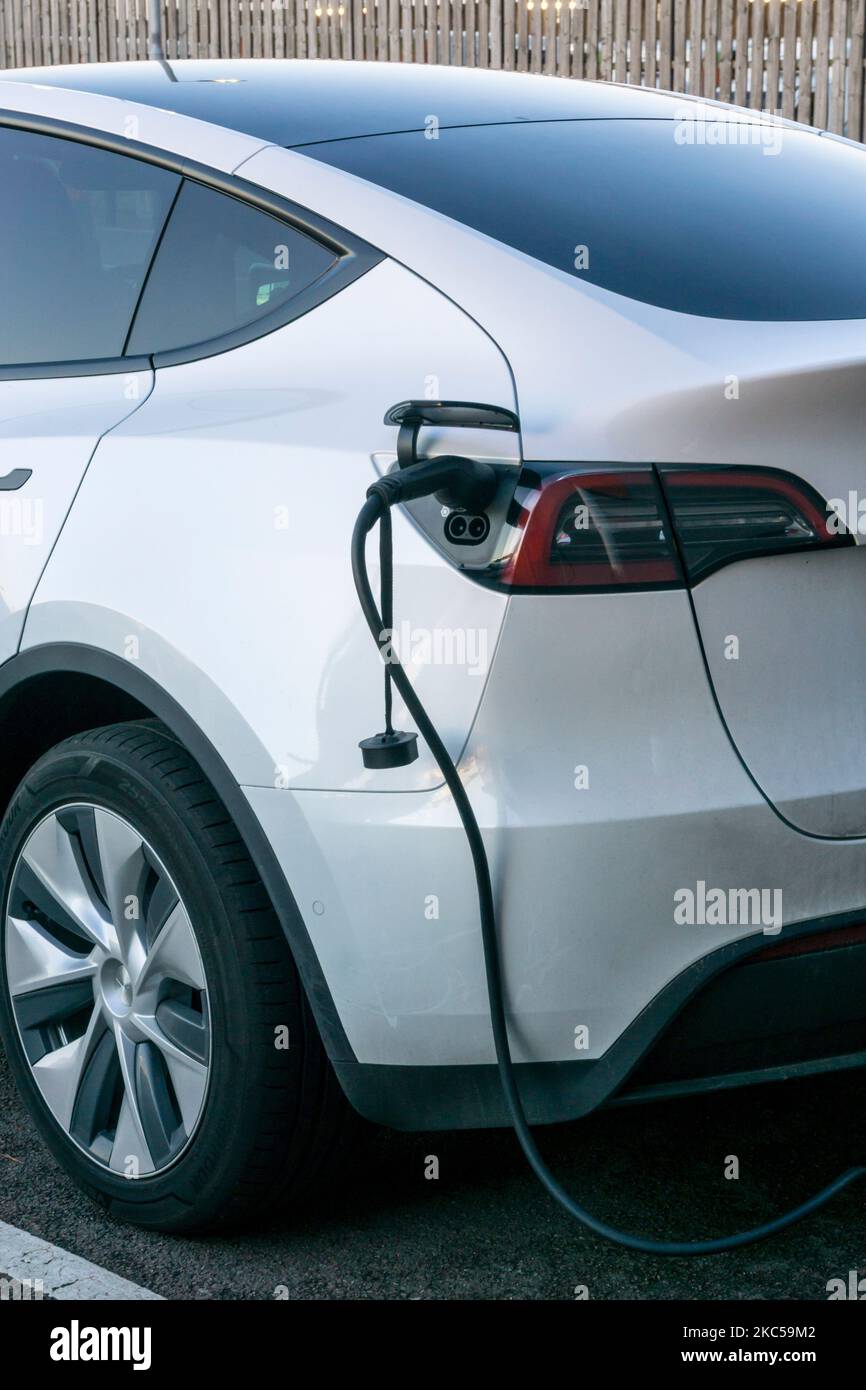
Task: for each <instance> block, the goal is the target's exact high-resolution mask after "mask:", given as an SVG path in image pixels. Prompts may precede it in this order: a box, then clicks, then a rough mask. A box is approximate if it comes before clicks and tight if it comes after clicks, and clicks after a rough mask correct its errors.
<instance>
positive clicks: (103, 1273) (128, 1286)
mask: <svg viewBox="0 0 866 1390" xmlns="http://www.w3.org/2000/svg"><path fill="white" fill-rule="evenodd" d="M4 1277H5V1278H6V1279H15V1280H17V1281H18V1282H19V1283H20V1284H21V1285H22V1286H23V1289H24V1290H26V1291H27V1292H24V1293H22V1295H21V1296H22V1297H24V1298H31V1299H32V1298H38V1297H40V1296H41V1297H43V1298H50V1299H56V1300H58V1301H65V1300H67V1299H81V1300H89V1301H94V1300H95V1301H106V1302H107V1301H112V1300H114V1299H120V1300H123V1301H130V1300H140V1299H158V1300H159V1301H160V1302H163V1301H164V1300H163V1297H162V1294H159V1293H153V1292H152V1291H151V1290H150V1289H143V1288H142V1287H141V1286H140V1285H139V1284H133V1283H131V1282H130V1280H129V1279H122V1278H121V1277H120V1275H119V1274H112V1273H111V1271H110V1270H108V1269H101V1268H100V1266H99V1265H95V1264H91V1262H90V1260H83V1259H82V1258H81V1256H80V1255H72V1254H70V1252H69V1251H68V1250H61V1248H60V1246H59V1245H52V1244H51V1243H50V1242H49V1241H47V1240H40V1238H39V1237H38V1236H31V1235H29V1234H28V1232H27V1231H19V1230H18V1228H17V1227H16V1226H7V1224H6V1222H5V1221H0V1279H2V1278H4ZM35 1290H40V1292H38V1293H37V1292H35ZM6 1296H7V1297H8V1296H9V1294H8V1292H7V1295H6Z"/></svg>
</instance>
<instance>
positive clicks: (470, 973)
mask: <svg viewBox="0 0 866 1390" xmlns="http://www.w3.org/2000/svg"><path fill="white" fill-rule="evenodd" d="M581 768H585V769H586V775H587V778H588V785H586V786H585V787H584V786H583V785H581V786H580V787H578V786H576V785H575V783H576V781H580V782H581V783H582V782H583V780H584V779H583V778H580V777H576V773H578V770H579V769H581ZM461 775H462V776H463V778H464V781H465V783H466V785H467V787H468V789H469V792H470V796H471V799H472V804H473V808H474V810H475V813H476V815H477V817H478V820H479V823H480V825H481V827H482V831H483V833H484V837H485V842H486V846H487V850H488V855H489V858H490V863H491V871H492V875H493V882H494V889H495V892H496V896H497V905H498V920H499V936H500V942H501V948H502V959H503V966H504V972H505V979H506V991H507V999H508V1005H509V1013H510V1021H511V1039H512V1050H513V1053H514V1055H515V1057H516V1058H518V1059H519V1060H521V1061H567V1060H569V1059H573V1058H576V1057H583V1058H587V1057H599V1056H601V1055H602V1054H603V1053H604V1052H605V1050H606V1049H607V1048H608V1047H609V1046H610V1045H611V1044H612V1043H613V1042H615V1041H616V1039H617V1038H618V1037H619V1036H620V1034H621V1033H622V1032H623V1031H624V1029H625V1028H627V1027H628V1025H629V1024H630V1023H632V1022H633V1020H634V1019H635V1018H636V1017H637V1016H638V1014H639V1013H640V1012H641V1010H642V1009H644V1008H645V1007H646V1006H647V1005H648V1004H649V1003H650V1001H651V1000H652V999H653V998H654V996H655V995H656V994H657V993H658V992H659V991H660V990H661V989H663V988H664V986H665V985H667V984H668V983H669V981H670V980H671V979H673V978H674V977H675V976H676V975H678V974H679V973H680V972H681V971H682V970H684V969H685V968H686V967H687V966H689V965H690V964H692V963H693V962H694V961H697V960H699V959H700V958H701V957H702V956H704V955H706V954H707V953H708V952H709V951H711V950H713V949H715V948H716V947H718V946H720V945H722V944H724V943H725V942H727V941H731V940H734V939H736V938H737V937H739V936H743V935H746V934H749V933H752V932H754V931H755V930H756V928H755V927H754V926H750V925H739V926H733V927H730V926H729V927H718V926H711V925H700V924H699V923H695V924H680V923H678V922H677V921H676V920H675V901H676V900H675V897H674V895H675V893H677V891H678V890H680V889H691V890H693V891H697V883H698V881H699V880H703V881H704V882H705V883H706V885H707V886H708V887H711V888H721V889H724V890H725V891H727V890H728V889H737V888H743V887H747V888H759V889H768V890H771V891H772V890H775V889H781V890H782V898H781V905H782V910H783V915H784V922H785V925H788V924H790V923H792V922H796V921H801V920H807V919H810V918H812V917H820V916H823V915H829V914H832V913H835V912H843V911H848V910H852V909H855V908H857V907H858V906H859V905H860V904H861V903H862V895H863V883H864V880H866V844H864V842H863V841H862V840H860V841H856V842H850V843H844V842H839V841H836V842H832V841H822V840H817V839H809V838H807V837H804V836H801V835H798V834H796V833H795V832H793V831H792V830H790V829H789V828H788V827H786V826H785V825H784V824H783V823H782V822H781V821H780V820H779V818H778V816H777V815H776V814H775V813H774V811H773V810H772V809H771V808H770V807H769V806H768V805H767V803H766V802H765V801H764V799H763V798H762V797H761V795H760V794H759V793H758V791H757V790H756V788H755V787H754V785H753V783H752V782H751V780H750V779H749V777H748V776H747V775H746V773H745V772H744V771H743V769H742V766H741V764H740V762H739V760H738V759H737V757H736V755H735V754H734V752H733V750H732V748H731V745H730V743H729V741H728V739H727V737H726V735H725V733H724V730H723V728H722V726H721V724H720V722H719V719H718V715H717V713H716V709H715V706H714V704H713V700H712V696H711V693H710V690H709V687H708V685H707V681H706V675H705V671H704V667H703V663H702V660H701V655H700V651H699V648H698V644H697V641H696V638H695V632H694V626H693V623H692V618H691V614H690V611H689V606H688V599H687V597H686V595H685V594H683V593H676V592H673V593H647V594H640V595H635V594H626V595H599V596H592V597H585V598H584V597H581V598H577V599H575V598H572V597H556V596H532V597H529V596H521V597H517V598H514V599H512V601H511V603H510V606H509V609H508V614H507V616H506V620H505V624H504V627H503V631H502V636H501V638H500V642H499V646H498V650H497V654H496V661H495V664H494V668H493V672H492V675H491V679H490V681H489V682H488V686H487V690H486V692H485V696H484V700H483V702H482V705H481V709H480V710H479V714H478V718H477V720H476V723H475V727H474V728H473V731H472V737H471V739H470V742H469V746H468V748H467V750H466V753H465V755H464V757H463V760H462V764H461ZM247 795H248V797H249V800H250V803H251V805H252V806H253V808H254V809H255V811H256V814H257V815H258V817H259V819H260V821H261V823H262V825H264V827H265V828H266V830H267V833H268V836H269V838H270V840H271V842H272V844H274V845H275V846H276V847H277V849H278V852H279V854H280V857H281V860H282V862H283V863H284V864H285V865H286V869H287V872H288V873H289V875H290V877H291V880H292V883H293V885H294V888H295V894H296V897H297V900H298V903H299V906H300V908H301V911H302V913H303V915H304V918H305V921H306V924H307V929H308V931H309V933H310V936H311V939H312V941H313V944H314V946H315V947H316V950H317V952H318V954H319V958H320V960H321V962H322V966H323V969H324V970H325V974H326V976H327V978H328V981H329V984H330V986H331V989H332V990H333V992H334V998H335V1001H336V1003H337V1006H338V1008H339V1010H340V1015H341V1018H342V1019H343V1022H344V1025H345V1027H346V1031H347V1034H348V1036H349V1039H350V1041H351V1043H352V1045H353V1047H354V1048H355V1051H356V1053H357V1055H358V1057H359V1059H361V1060H364V1061H369V1062H377V1063H397V1064H404V1065H412V1064H416V1065H420V1064H431V1063H435V1064H438V1065H442V1066H446V1065H457V1064H466V1063H483V1062H487V1063H490V1062H493V1060H494V1052H493V1043H492V1038H491V1035H490V1024H489V1015H488V1009H487V995H486V986H485V981H484V963H483V956H482V950H481V939H480V930H479V925H478V910H477V899H476V894H475V886H474V876H473V873H472V866H471V861H470V858H469V853H468V849H467V845H466V838H465V835H464V832H463V830H462V827H461V825H460V823H459V821H458V819H457V816H456V813H455V810H454V806H453V803H452V801H451V798H450V796H449V795H448V794H447V792H445V791H444V790H439V791H434V792H430V793H427V794H425V795H421V796H405V795H374V796H369V797H363V798H359V797H353V796H351V795H345V794H339V795H326V794H323V793H317V792H298V793H297V794H295V795H290V796H286V795H285V794H283V793H279V792H272V791H264V790H260V789H248V791H247ZM769 901H771V902H772V901H773V899H770V900H769ZM314 905H315V906H314ZM386 905H387V906H386ZM770 925H772V924H770ZM776 939H777V937H776V936H775V935H774V934H772V932H771V933H770V934H768V935H767V937H766V940H767V944H771V943H772V942H773V941H774V940H776ZM582 1026H585V1027H587V1028H588V1030H589V1033H588V1045H587V1047H586V1048H585V1049H581V1051H580V1052H577V1051H576V1049H575V1029H576V1028H578V1027H582Z"/></svg>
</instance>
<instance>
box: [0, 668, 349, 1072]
mask: <svg viewBox="0 0 866 1390" xmlns="http://www.w3.org/2000/svg"><path fill="white" fill-rule="evenodd" d="M65 673H73V674H76V675H82V676H92V677H94V678H95V679H97V680H100V681H102V682H104V683H106V684H108V685H111V686H114V687H115V688H116V689H117V690H118V692H120V693H122V694H123V695H125V696H127V697H129V698H130V699H133V700H135V701H137V702H138V703H139V704H141V705H143V706H144V707H146V708H147V709H149V710H150V711H151V712H152V713H153V714H154V715H155V716H156V718H157V719H159V720H160V721H161V722H162V723H163V724H164V725H165V727H166V728H167V729H168V730H169V732H170V733H171V734H172V735H173V736H174V738H176V739H177V741H178V742H179V743H181V744H182V745H183V747H184V748H185V749H186V750H187V752H188V753H189V754H190V756H191V757H192V758H194V759H195V761H196V762H197V763H198V765H199V767H200V768H201V770H202V772H203V773H204V774H205V776H206V777H207V778H208V780H209V781H210V783H211V784H212V786H213V788H214V790H215V791H216V792H217V794H218V796H219V797H220V799H221V800H222V801H223V803H224V805H225V807H226V809H227V811H228V812H229V814H230V816H231V817H232V820H233V821H234V823H235V826H236V827H237V830H238V833H239V834H240V836H241V838H242V839H243V841H244V844H245V845H246V848H247V851H248V853H249V855H250V858H251V859H252V861H253V863H254V865H255V867H256V869H257V871H258V873H259V875H260V876H261V879H262V882H263V884H264V886H265V888H266V890H267V892H268V895H269V897H270V899H271V902H272V904H273V906H274V910H275V912H276V914H277V917H278V918H279V921H280V925H281V926H282V929H283V932H284V933H285V937H286V940H287V942H288V944H289V948H290V950H291V952H292V955H293V957H294V960H295V964H296V966H297V969H298V974H299V975H300V977H301V982H302V984H303V987H304V990H305V992H306V995H307V999H308V1000H309V1003H310V1007H311V1009H312V1011H313V1016H314V1018H315V1020H316V1024H317V1026H318V1028H319V1032H320V1034H321V1037H322V1041H323V1043H324V1045H325V1050H326V1052H327V1053H328V1057H329V1058H330V1060H331V1062H332V1063H333V1064H334V1065H335V1066H336V1065H337V1064H339V1063H343V1062H353V1061H354V1060H355V1053H354V1051H353V1049H352V1046H351V1043H350V1042H349V1039H348V1038H347V1036H346V1032H345V1029H344V1028H343V1025H342V1022H341V1020H340V1016H339V1013H338V1012H337V1008H336V1005H335V1004H334V1000H333V997H332V995H331V992H330V989H329V988H328V984H327V981H326V980H325V976H324V974H323V972H322V968H321V965H320V963H319V958H318V956H317V954H316V950H315V948H314V946H313V943H312V941H311V940H310V936H309V933H308V932H307V928H306V925H305V923H304V919H303V917H302V916H301V913H300V910H299V908H298V905H297V902H296V901H295V898H294V895H293V893H292V890H291V887H290V885H289V883H288V881H287V879H286V876H285V874H284V873H283V869H282V866H281V865H280V862H279V860H278V859H277V856H276V854H275V853H274V851H273V849H272V847H271V844H270V842H269V840H268V838H267V836H266V834H265V832H264V830H263V828H262V826H261V824H260V822H259V820H258V818H257V816H256V814H255V812H254V811H253V809H252V807H251V806H250V804H249V802H248V801H247V799H246V797H245V796H244V794H243V791H242V789H241V787H240V785H239V783H238V781H237V779H236V778H235V777H234V775H233V774H232V772H231V771H230V769H229V768H228V766H227V765H226V763H225V762H224V760H223V758H222V757H221V755H220V753H219V752H218V751H217V749H216V748H215V747H214V745H213V744H212V743H211V741H210V739H209V738H207V737H206V735H205V734H204V733H203V732H202V730H201V729H200V728H199V726H198V724H196V722H195V720H194V719H192V718H191V716H190V715H189V714H187V713H186V711H185V710H184V709H183V707H182V706H181V705H179V704H178V702H177V701H176V700H175V699H174V698H173V696H171V695H169V694H168V692H167V691H166V690H164V689H163V687H162V686H160V685H159V684H158V682H156V681H155V680H153V679H152V677H151V676H148V675H147V674H146V673H145V672H144V671H140V670H139V669H138V668H137V667H135V666H133V665H131V664H130V662H128V661H126V660H124V658H123V657H120V656H115V655H114V654H113V653H111V652H107V651H104V650H102V649H101V648H98V647H89V646H87V645H85V644H83V643H75V642H69V643H54V642H52V643H45V644H43V645H41V646H36V647H29V648H27V649H26V650H24V651H21V652H19V653H18V654H17V655H15V656H12V657H10V658H9V659H8V660H7V661H6V662H4V663H3V664H2V665H0V706H2V704H3V702H4V701H5V699H6V697H7V696H8V695H10V694H12V693H13V692H14V691H15V690H17V689H20V688H21V687H23V686H25V685H26V684H27V683H28V682H29V681H32V680H34V679H38V678H39V677H40V676H47V675H63V674H65ZM0 734H2V729H0ZM350 1099H351V1097H350Z"/></svg>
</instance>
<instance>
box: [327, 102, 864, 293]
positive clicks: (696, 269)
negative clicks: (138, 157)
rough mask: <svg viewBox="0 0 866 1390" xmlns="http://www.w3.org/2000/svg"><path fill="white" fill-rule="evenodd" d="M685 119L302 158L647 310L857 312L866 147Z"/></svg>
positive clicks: (512, 131) (418, 138)
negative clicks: (444, 215)
mask: <svg viewBox="0 0 866 1390" xmlns="http://www.w3.org/2000/svg"><path fill="white" fill-rule="evenodd" d="M690 125H691V130H689V128H688V127H687V126H686V125H685V123H684V122H680V121H645V120H622V121H560V122H539V123H535V124H525V125H517V124H514V125H502V126H477V127H470V128H464V129H461V130H444V129H443V130H440V131H439V137H438V139H428V138H425V135H424V134H423V133H420V134H419V133H411V134H404V135H380V136H371V137H365V138H363V139H356V140H343V141H334V142H331V143H325V144H320V145H308V146H306V147H305V148H304V149H303V150H302V151H300V152H301V153H303V154H306V155H308V156H311V157H314V158H316V159H320V160H323V161H324V162H326V163H328V164H333V165H335V166H337V167H338V168H340V169H345V170H348V171H349V172H351V173H353V174H358V175H360V176H361V177H362V178H365V179H369V180H370V181H371V182H373V183H378V184H381V185H383V186H384V187H386V188H390V189H392V190H393V191H394V192H396V193H402V194H404V195H405V196H406V197H409V198H413V199H414V200H415V201H416V202H419V203H423V204H426V206H428V207H431V208H434V209H436V210H437V211H438V212H443V213H447V214H448V216H450V217H453V218H456V219H457V221H459V222H464V223H467V224H468V225H469V226H471V227H475V228H476V229H477V230H479V231H481V232H485V233H486V234H487V235H488V236H491V237H495V238H496V239H497V240H499V241H503V242H505V243H506V244H507V245H509V246H513V247H516V248H517V249H518V250H520V251H525V252H526V253H528V254H529V255H530V256H534V257H536V258H537V259H538V260H541V261H545V262H547V264H549V265H552V266H555V267H556V268H557V269H559V270H563V271H565V272H567V273H568V274H570V275H574V276H575V277H576V278H578V279H584V280H589V281H591V282H592V283H593V284H595V285H601V286H603V287H604V288H605V289H608V290H614V291H616V293H617V294H622V295H628V296H630V297H631V298H632V299H638V300H642V301H644V302H645V303H648V304H656V305H659V306H661V307H663V308H666V309H676V310H679V311H680V312H683V313H687V314H702V315H709V316H712V317H715V318H725V319H765V320H771V319H774V320H797V319H849V318H866V155H864V152H862V151H861V150H859V149H857V148H856V147H852V146H848V145H844V144H840V143H838V142H836V141H833V140H828V139H825V138H821V137H819V136H817V135H814V134H810V133H809V132H807V131H797V130H787V129H784V128H782V127H775V128H768V127H760V126H757V125H749V124H748V123H743V124H742V125H731V126H728V127H726V128H723V137H724V138H723V139H722V140H721V141H720V142H719V143H712V141H713V139H714V131H713V127H712V126H710V125H706V124H701V123H690ZM718 129H719V127H718V126H716V128H715V130H716V132H717V131H718ZM578 248H586V249H585V251H583V250H580V249H578ZM576 260H577V261H578V262H579V264H580V268H576V267H575V262H576ZM503 293H507V287H506V286H504V287H503Z"/></svg>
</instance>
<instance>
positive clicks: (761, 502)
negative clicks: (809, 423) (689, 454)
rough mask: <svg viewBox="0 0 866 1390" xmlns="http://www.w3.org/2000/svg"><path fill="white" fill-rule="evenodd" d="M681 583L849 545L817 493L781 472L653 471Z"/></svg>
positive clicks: (849, 537)
mask: <svg viewBox="0 0 866 1390" xmlns="http://www.w3.org/2000/svg"><path fill="white" fill-rule="evenodd" d="M659 475H660V477H661V480H662V485H663V487H664V491H665V495H666V497H667V502H668V506H669V508H670V512H671V516H672V519H673V524H674V528H675V530H676V535H677V540H678V542H679V548H680V553H681V555H682V558H683V563H684V565H685V569H686V572H687V574H688V578H689V582H690V583H691V584H695V583H697V581H698V580H699V579H705V578H706V576H707V575H708V574H711V573H712V572H713V570H717V569H719V568H720V567H721V566H722V565H729V564H731V563H732V562H733V561H735V560H745V559H750V558H754V557H756V556H759V555H778V554H789V553H793V552H795V551H798V550H813V549H815V548H818V547H821V548H824V547H830V546H839V545H853V544H854V537H853V536H852V535H851V534H850V533H849V532H847V531H845V530H844V528H842V529H841V532H840V527H839V522H838V519H837V518H836V517H835V516H834V517H833V521H834V529H833V530H831V529H830V526H829V524H828V523H829V522H830V519H831V515H833V514H832V513H831V511H830V509H829V507H828V506H827V503H826V502H825V501H824V499H823V498H822V497H821V495H820V493H818V492H816V491H815V489H814V488H812V487H810V486H809V484H808V483H805V482H803V480H802V479H801V478H797V477H795V476H794V475H793V474H792V473H787V472H785V471H784V470H782V469H775V468H766V469H764V468H737V467H723V468H720V467H713V466H707V467H689V466H682V465H671V466H666V467H660V468H659Z"/></svg>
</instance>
